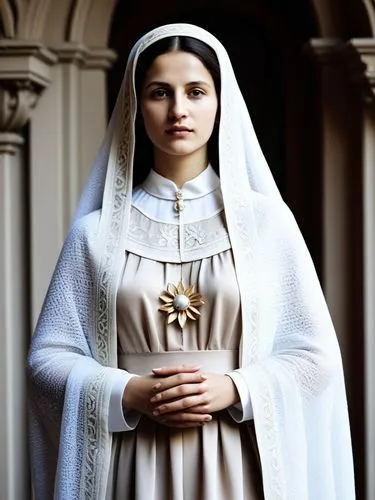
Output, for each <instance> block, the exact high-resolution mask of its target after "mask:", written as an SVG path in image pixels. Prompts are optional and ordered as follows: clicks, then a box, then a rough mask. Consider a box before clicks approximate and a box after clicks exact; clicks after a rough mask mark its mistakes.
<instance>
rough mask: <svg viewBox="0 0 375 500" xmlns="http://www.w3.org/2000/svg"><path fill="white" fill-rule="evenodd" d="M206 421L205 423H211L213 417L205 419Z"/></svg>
mask: <svg viewBox="0 0 375 500" xmlns="http://www.w3.org/2000/svg"><path fill="white" fill-rule="evenodd" d="M204 420H205V422H211V420H212V417H211V416H208V417H205V418H204Z"/></svg>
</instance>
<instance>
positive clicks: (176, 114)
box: [169, 93, 188, 120]
mask: <svg viewBox="0 0 375 500" xmlns="http://www.w3.org/2000/svg"><path fill="white" fill-rule="evenodd" d="M169 114H170V117H171V118H172V119H175V120H181V118H184V117H186V116H187V114H188V110H187V103H186V100H185V98H184V96H183V95H181V94H177V93H176V94H175V95H174V96H173V99H172V100H171V106H170V110H169Z"/></svg>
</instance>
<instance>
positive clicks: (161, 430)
mask: <svg viewBox="0 0 375 500" xmlns="http://www.w3.org/2000/svg"><path fill="white" fill-rule="evenodd" d="M183 229H184V231H183V236H182V239H181V226H180V227H179V226H178V225H176V224H174V225H173V224H166V223H161V222H158V221H154V220H151V219H150V218H149V217H147V216H145V215H144V214H142V213H141V212H140V211H138V210H137V209H135V208H133V210H132V216H131V225H130V235H129V243H128V249H127V252H126V262H125V267H124V271H123V276H122V280H121V283H120V287H119V291H118V298H117V322H118V346H119V366H120V367H123V368H126V369H127V370H128V371H130V372H133V373H134V372H136V373H137V372H138V373H146V372H147V371H149V369H150V368H152V367H158V366H160V365H162V366H164V365H165V364H166V363H168V361H169V364H176V360H177V362H178V361H180V359H181V356H182V358H183V356H185V355H186V352H187V351H188V355H189V356H190V357H189V358H188V359H189V360H190V362H191V363H197V364H199V365H200V366H202V369H203V370H204V369H205V368H207V370H204V371H213V372H216V373H225V372H227V371H231V370H232V369H235V368H237V367H238V348H239V343H240V337H241V318H240V298H239V293H238V287H237V281H236V275H235V269H234V263H233V256H232V252H231V249H230V243H229V237H228V234H227V232H226V229H225V219H224V215H223V212H222V211H221V212H220V213H218V214H215V215H214V216H212V217H210V218H209V219H207V220H205V221H200V222H199V223H192V224H185V225H184V228H183ZM178 241H183V243H182V246H183V247H184V252H183V253H182V252H181V248H180V246H181V245H180V244H179V243H178ZM181 256H182V258H183V259H182V260H184V262H181ZM198 257H199V258H198ZM180 279H182V281H183V283H184V285H185V286H188V285H193V284H194V285H195V287H196V290H197V291H198V292H199V293H201V294H202V295H203V297H204V301H205V304H204V305H203V306H202V307H201V308H200V312H201V316H200V318H199V319H198V320H197V321H193V320H189V319H188V321H187V323H186V325H185V327H184V328H183V329H181V328H180V326H179V325H178V323H177V321H174V322H173V323H171V324H167V314H166V313H164V312H161V311H159V310H158V309H159V306H160V305H161V304H162V302H161V301H160V300H159V296H160V294H161V293H162V292H163V291H164V290H165V289H166V287H167V284H168V283H174V284H176V285H177V283H178V281H180ZM198 351H200V352H198ZM201 351H203V352H201ZM207 351H210V353H207ZM211 351H215V352H211ZM218 351H220V353H221V355H223V363H221V362H220V353H219V352H218ZM210 356H211V357H210ZM217 356H219V358H217ZM228 356H229V357H228ZM137 358H139V359H138V362H137ZM166 359H167V360H168V361H166ZM134 360H135V361H134ZM206 360H207V361H206ZM228 360H229V361H228ZM215 361H216V362H215ZM128 362H129V363H130V364H127V363H128ZM188 362H189V361H188ZM219 365H221V366H219ZM137 367H140V368H139V369H137ZM262 498H263V493H262V479H261V470H260V464H259V456H258V452H257V447H256V441H255V433H254V428H253V424H252V421H250V422H248V423H241V424H238V423H236V422H235V421H234V419H233V418H232V417H231V415H230V414H229V413H228V411H227V410H224V411H221V412H217V413H216V414H214V415H213V420H212V421H211V422H209V423H207V424H205V425H204V426H202V427H197V428H191V429H186V430H185V429H184V430H181V429H173V428H170V427H166V426H163V425H162V424H159V423H157V422H155V421H153V420H152V419H150V418H148V417H146V416H142V417H141V419H140V421H139V424H138V426H137V427H136V428H135V430H133V431H127V432H122V433H116V434H114V444H113V450H112V463H111V470H110V477H109V485H108V493H107V499H108V500H109V499H110V500H259V499H262Z"/></svg>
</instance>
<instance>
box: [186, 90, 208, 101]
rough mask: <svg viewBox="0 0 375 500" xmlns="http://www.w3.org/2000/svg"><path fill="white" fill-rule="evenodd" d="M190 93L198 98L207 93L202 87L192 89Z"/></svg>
mask: <svg viewBox="0 0 375 500" xmlns="http://www.w3.org/2000/svg"><path fill="white" fill-rule="evenodd" d="M189 95H190V96H191V97H193V98H195V99H196V98H199V97H201V96H203V95H205V92H203V90H201V89H191V90H190V92H189Z"/></svg>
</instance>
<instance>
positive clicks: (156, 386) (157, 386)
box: [152, 382, 161, 391]
mask: <svg viewBox="0 0 375 500" xmlns="http://www.w3.org/2000/svg"><path fill="white" fill-rule="evenodd" d="M160 387H161V383H160V382H159V383H158V384H156V385H154V387H153V388H152V390H153V391H157V390H158V389H160Z"/></svg>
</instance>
